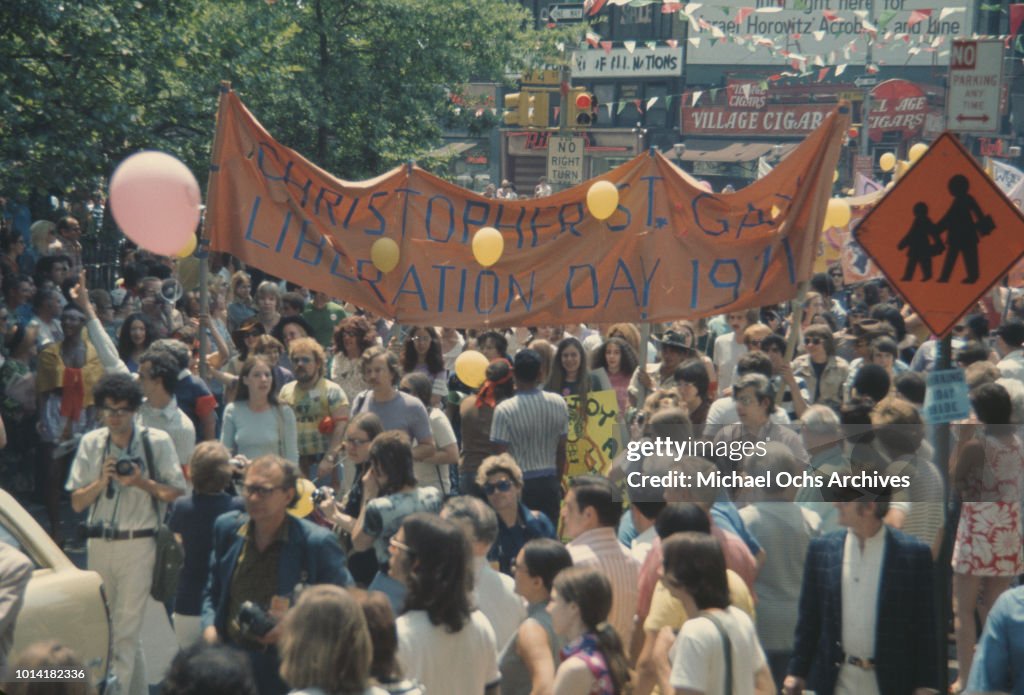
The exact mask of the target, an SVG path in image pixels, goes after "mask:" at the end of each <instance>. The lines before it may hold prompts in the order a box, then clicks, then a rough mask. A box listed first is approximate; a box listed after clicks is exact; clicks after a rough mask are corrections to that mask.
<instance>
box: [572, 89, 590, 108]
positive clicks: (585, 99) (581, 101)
mask: <svg viewBox="0 0 1024 695" xmlns="http://www.w3.org/2000/svg"><path fill="white" fill-rule="evenodd" d="M592 104H593V99H592V98H591V96H590V95H589V94H587V93H586V92H582V93H580V94H577V95H576V108H577V109H580V110H587V109H590V107H591V105H592Z"/></svg>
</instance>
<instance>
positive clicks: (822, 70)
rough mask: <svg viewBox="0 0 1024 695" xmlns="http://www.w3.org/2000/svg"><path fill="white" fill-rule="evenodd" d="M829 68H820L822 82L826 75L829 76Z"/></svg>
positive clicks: (819, 74) (819, 77)
mask: <svg viewBox="0 0 1024 695" xmlns="http://www.w3.org/2000/svg"><path fill="white" fill-rule="evenodd" d="M828 70H829V69H828V68H822V69H821V70H818V82H821V81H822V80H824V79H825V78H826V77H828Z"/></svg>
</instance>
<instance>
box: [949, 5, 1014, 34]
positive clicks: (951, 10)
mask: <svg viewBox="0 0 1024 695" xmlns="http://www.w3.org/2000/svg"><path fill="white" fill-rule="evenodd" d="M966 9H967V8H966V7H943V8H942V11H941V12H939V21H941V20H943V19H945V18H946V17H948V16H949V15H951V14H956V13H957V12H963V11H964V10H966ZM1010 14H1011V16H1012V14H1013V5H1010ZM1010 35H1011V36H1012V35H1013V24H1012V23H1011V25H1010Z"/></svg>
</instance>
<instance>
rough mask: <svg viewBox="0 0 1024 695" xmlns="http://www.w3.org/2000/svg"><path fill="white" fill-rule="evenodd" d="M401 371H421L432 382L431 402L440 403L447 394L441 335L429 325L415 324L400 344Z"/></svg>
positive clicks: (446, 375)
mask: <svg viewBox="0 0 1024 695" xmlns="http://www.w3.org/2000/svg"><path fill="white" fill-rule="evenodd" d="M402 371H403V372H404V373H405V374H412V373H413V372H422V373H423V374H426V375H427V376H428V377H430V380H431V382H432V385H431V386H432V388H431V404H432V405H433V406H434V407H437V406H439V405H441V400H442V399H443V398H444V397H445V396H447V395H448V370H447V369H445V367H444V352H443V351H442V348H441V336H440V335H438V334H437V331H436V330H434V329H433V328H432V327H430V326H417V327H416V328H413V329H412V330H411V331H410V332H409V336H408V337H407V338H406V339H405V343H404V344H403V345H402Z"/></svg>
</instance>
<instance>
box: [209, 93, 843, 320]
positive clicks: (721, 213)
mask: <svg viewBox="0 0 1024 695" xmlns="http://www.w3.org/2000/svg"><path fill="white" fill-rule="evenodd" d="M849 123H850V114H849V107H848V105H845V104H844V105H843V106H842V107H841V108H839V109H837V110H836V111H835V112H834V113H833V114H831V115H830V116H828V117H827V118H825V119H824V121H823V122H822V124H821V126H820V127H819V128H818V129H817V130H816V131H814V132H813V133H811V134H810V135H809V136H808V137H807V139H806V140H805V141H804V142H803V143H802V144H801V145H800V146H799V147H798V148H796V149H795V150H794V151H793V152H792V153H791V154H790V155H789V156H788V157H787V158H786V159H785V160H784V161H783V162H781V163H780V164H779V166H777V167H776V168H775V169H774V170H773V171H772V173H771V174H769V175H768V176H766V177H765V178H763V179H761V180H759V181H757V182H755V183H754V184H752V185H751V186H749V187H747V188H744V189H743V190H741V191H738V192H736V193H733V194H729V195H716V194H711V193H707V192H705V191H704V190H703V189H702V188H700V187H698V186H697V185H696V181H695V180H694V179H692V178H691V177H689V176H687V175H686V174H685V173H683V172H682V171H681V170H680V169H678V168H677V167H676V166H675V165H673V164H672V163H671V162H670V161H669V160H667V159H666V158H664V157H662V156H661V155H660V154H658V153H656V152H652V153H650V154H647V153H644V154H642V155H640V156H637V157H635V158H634V159H632V160H631V161H629V162H626V163H625V164H623V165H622V166H620V167H618V168H616V169H614V170H613V171H610V172H608V173H607V174H605V175H604V176H602V177H601V178H602V179H604V180H607V181H611V182H612V183H614V184H615V185H616V186H617V187H618V189H619V205H618V208H617V210H616V211H615V213H614V214H613V215H612V216H611V217H610V218H608V219H607V220H604V221H599V220H597V219H594V218H593V217H592V216H591V215H590V213H589V212H588V210H587V204H586V194H587V190H588V188H589V186H590V185H591V184H592V183H593V182H592V181H589V182H585V183H583V184H582V185H580V186H576V187H574V188H570V189H568V190H566V191H562V192H560V193H557V194H555V195H552V196H549V197H546V198H540V199H535V200H526V201H507V200H498V199H489V198H483V197H481V196H478V195H476V194H474V193H472V192H470V191H467V190H466V189H463V188H460V187H458V186H455V185H453V184H451V183H448V182H446V181H444V180H442V179H439V178H437V177H435V176H432V175H431V174H429V173H427V172H426V171H423V170H422V169H419V168H418V167H416V166H414V165H412V164H410V165H407V166H401V167H399V168H396V169H393V170H392V171H389V172H387V173H385V174H382V175H381V176H378V177H377V178H374V179H370V180H368V181H360V182H351V181H342V180H340V179H338V178H336V177H334V176H332V175H330V174H329V173H327V172H325V171H323V170H322V169H319V168H318V167H316V166H315V165H314V164H312V163H310V162H309V161H307V160H306V159H304V158H303V157H302V156H300V155H299V154H298V153H296V152H295V151H293V150H290V149H288V148H287V147H285V146H283V145H281V144H280V143H278V142H277V141H275V140H274V139H273V138H272V137H271V136H270V134H269V133H267V131H266V130H264V129H263V127H262V126H261V125H260V124H259V123H258V122H257V121H256V119H255V118H254V117H253V115H252V114H251V113H250V112H249V111H248V110H247V109H246V108H245V106H243V105H242V102H241V101H240V100H239V99H238V97H237V95H235V94H234V93H233V92H230V91H226V92H225V93H224V94H222V96H221V102H220V107H219V109H218V115H217V132H216V135H215V137H214V154H213V163H212V167H211V175H210V187H209V191H208V196H207V198H208V200H207V205H208V208H207V215H206V235H208V237H209V241H210V248H211V249H212V250H213V251H223V252H227V253H231V254H233V255H235V256H237V257H238V258H240V259H241V260H243V261H244V262H245V263H247V264H251V265H253V266H255V267H257V268H261V269H263V270H265V271H267V272H269V273H272V274H274V275H276V276H278V277H281V278H284V279H287V280H290V281H292V282H296V283H299V284H301V285H303V286H304V287H308V288H311V289H313V290H319V291H323V292H327V293H328V294H330V295H332V296H334V297H338V298H340V299H344V300H347V301H350V302H352V303H354V304H356V305H358V306H361V307H365V308H366V309H369V310H370V311H373V312H375V313H378V314H382V315H385V316H389V317H392V318H395V319H397V320H399V321H401V322H403V323H407V324H423V325H434V326H455V327H463V326H465V327H479V326H485V325H490V326H510V325H535V324H557V323H570V322H572V323H575V322H595V321H600V322H610V321H668V320H672V319H677V318H681V317H700V316H706V315H709V314H714V313H721V312H726V311H732V310H735V309H743V308H748V307H756V306H761V305H764V304H772V303H776V302H780V301H783V300H785V299H788V298H791V297H793V296H794V295H795V294H796V291H797V283H799V282H800V281H802V280H804V279H806V278H808V277H809V276H810V275H811V269H812V266H813V263H814V255H815V248H816V245H817V239H818V236H819V234H820V232H821V227H822V222H823V219H824V215H825V208H826V206H827V202H828V199H829V194H830V190H831V187H832V172H833V171H834V170H835V167H836V162H837V161H838V159H839V152H840V148H841V143H842V138H843V136H844V134H845V132H846V130H847V128H848V127H849ZM485 226H491V227H495V228H497V229H498V230H499V231H500V232H501V233H502V236H503V237H504V242H505V243H504V252H503V254H502V256H501V258H500V259H499V260H498V262H497V263H496V264H494V265H493V266H491V267H488V268H485V267H483V266H481V265H479V264H478V263H477V262H476V260H475V259H474V257H473V253H472V249H471V242H472V239H473V235H474V233H475V232H476V231H477V230H479V229H480V228H482V227H485ZM384 237H387V238H390V239H393V240H394V241H395V242H396V243H397V244H398V246H399V248H400V258H399V261H398V265H397V267H396V268H395V269H394V270H392V271H391V272H389V273H386V274H385V273H381V272H380V271H379V270H378V269H377V268H376V267H375V266H374V265H373V263H372V261H371V260H370V248H371V246H372V245H373V243H374V242H375V241H377V240H378V239H381V238H384Z"/></svg>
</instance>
